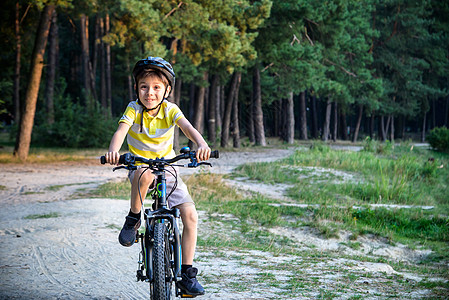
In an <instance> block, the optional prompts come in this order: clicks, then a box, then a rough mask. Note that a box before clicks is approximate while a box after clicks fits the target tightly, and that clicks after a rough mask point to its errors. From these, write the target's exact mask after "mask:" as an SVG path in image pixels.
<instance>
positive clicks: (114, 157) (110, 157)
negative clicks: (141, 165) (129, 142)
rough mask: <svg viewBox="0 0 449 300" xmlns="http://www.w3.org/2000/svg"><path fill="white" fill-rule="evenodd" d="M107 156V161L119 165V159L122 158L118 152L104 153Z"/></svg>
mask: <svg viewBox="0 0 449 300" xmlns="http://www.w3.org/2000/svg"><path fill="white" fill-rule="evenodd" d="M104 157H105V158H106V162H107V163H110V164H111V165H118V160H119V158H120V154H119V153H118V152H108V153H106V154H105V155H104Z"/></svg>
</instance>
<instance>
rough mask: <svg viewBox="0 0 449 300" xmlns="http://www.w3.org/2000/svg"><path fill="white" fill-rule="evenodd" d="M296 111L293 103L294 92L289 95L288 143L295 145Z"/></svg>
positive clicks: (287, 111)
mask: <svg viewBox="0 0 449 300" xmlns="http://www.w3.org/2000/svg"><path fill="white" fill-rule="evenodd" d="M294 112H295V109H294V103H293V92H290V93H288V98H287V110H286V113H287V117H286V121H287V124H286V125H287V130H286V133H287V139H286V141H287V143H288V144H293V143H294V142H295V113H294Z"/></svg>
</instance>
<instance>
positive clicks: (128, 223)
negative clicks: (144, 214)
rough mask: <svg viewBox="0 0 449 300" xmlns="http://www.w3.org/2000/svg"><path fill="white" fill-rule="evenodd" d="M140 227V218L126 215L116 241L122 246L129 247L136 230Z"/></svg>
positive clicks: (134, 238) (132, 242)
mask: <svg viewBox="0 0 449 300" xmlns="http://www.w3.org/2000/svg"><path fill="white" fill-rule="evenodd" d="M139 228H140V219H136V218H133V217H130V216H126V220H125V224H124V225H123V228H122V231H120V234H119V236H118V241H119V243H120V244H122V246H125V247H129V246H132V245H133V244H134V242H135V241H136V236H137V230H139Z"/></svg>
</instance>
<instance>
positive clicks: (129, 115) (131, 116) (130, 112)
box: [118, 102, 136, 126]
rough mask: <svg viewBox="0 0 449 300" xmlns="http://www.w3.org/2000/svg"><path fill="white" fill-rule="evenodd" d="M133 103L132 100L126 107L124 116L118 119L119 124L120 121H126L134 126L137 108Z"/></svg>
mask: <svg viewBox="0 0 449 300" xmlns="http://www.w3.org/2000/svg"><path fill="white" fill-rule="evenodd" d="M132 104H133V103H132V102H131V103H130V104H129V105H128V107H127V108H126V110H125V113H124V114H123V116H122V117H121V118H120V120H119V121H118V122H119V124H120V123H126V124H128V125H129V126H132V125H133V124H134V120H135V119H136V108H135V107H134V105H132Z"/></svg>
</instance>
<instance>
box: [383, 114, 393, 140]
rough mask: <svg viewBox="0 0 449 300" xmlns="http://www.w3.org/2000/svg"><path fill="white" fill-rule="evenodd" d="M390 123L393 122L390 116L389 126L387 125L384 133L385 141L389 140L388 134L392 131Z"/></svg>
mask: <svg viewBox="0 0 449 300" xmlns="http://www.w3.org/2000/svg"><path fill="white" fill-rule="evenodd" d="M390 121H391V116H388V117H387V124H386V125H385V132H384V136H385V140H387V139H388V132H389V131H390Z"/></svg>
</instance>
